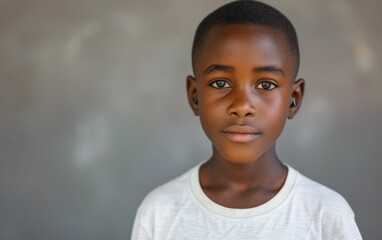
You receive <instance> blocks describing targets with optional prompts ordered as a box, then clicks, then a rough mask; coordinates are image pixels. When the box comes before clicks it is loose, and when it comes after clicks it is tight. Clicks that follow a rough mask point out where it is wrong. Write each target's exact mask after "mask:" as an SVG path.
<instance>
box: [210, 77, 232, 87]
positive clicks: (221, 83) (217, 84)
mask: <svg viewBox="0 0 382 240" xmlns="http://www.w3.org/2000/svg"><path fill="white" fill-rule="evenodd" d="M211 86H212V87H214V88H229V87H231V85H230V84H229V83H228V81H227V80H223V79H219V80H216V81H214V82H212V83H211Z"/></svg>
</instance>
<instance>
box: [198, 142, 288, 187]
mask: <svg viewBox="0 0 382 240" xmlns="http://www.w3.org/2000/svg"><path fill="white" fill-rule="evenodd" d="M202 168H204V173H205V174H204V176H205V178H204V180H205V183H207V185H210V184H211V185H215V186H216V185H219V186H222V187H224V188H230V189H232V190H234V191H247V190H249V189H267V190H279V189H280V188H281V187H282V185H283V183H284V180H285V177H286V173H287V168H286V167H285V166H284V165H283V164H282V163H281V161H280V160H279V158H278V157H277V154H276V151H275V146H274V145H273V146H272V147H271V148H270V149H268V151H267V152H266V153H264V154H263V155H262V156H261V157H259V158H258V159H255V160H253V161H250V162H247V163H235V162H233V161H229V160H227V159H224V158H223V157H222V156H221V155H219V154H218V153H217V151H216V150H215V149H214V152H213V156H212V157H211V159H210V160H209V161H207V162H206V163H205V164H204V166H202Z"/></svg>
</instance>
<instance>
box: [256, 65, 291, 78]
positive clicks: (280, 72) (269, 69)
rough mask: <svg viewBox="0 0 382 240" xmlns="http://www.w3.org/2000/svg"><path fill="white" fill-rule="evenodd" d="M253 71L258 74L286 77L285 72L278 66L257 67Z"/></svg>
mask: <svg viewBox="0 0 382 240" xmlns="http://www.w3.org/2000/svg"><path fill="white" fill-rule="evenodd" d="M253 71H254V72H256V73H262V72H269V73H273V74H276V75H283V76H285V73H284V71H283V70H282V69H281V68H279V67H277V66H274V65H270V66H262V67H255V68H253Z"/></svg>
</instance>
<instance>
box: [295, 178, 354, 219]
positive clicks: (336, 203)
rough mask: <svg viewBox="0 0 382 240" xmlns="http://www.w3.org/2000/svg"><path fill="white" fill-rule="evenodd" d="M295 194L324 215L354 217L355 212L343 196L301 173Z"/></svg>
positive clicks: (297, 180)
mask: <svg viewBox="0 0 382 240" xmlns="http://www.w3.org/2000/svg"><path fill="white" fill-rule="evenodd" d="M295 194H296V195H297V196H299V197H301V198H302V199H304V201H305V202H306V203H307V204H310V205H311V206H315V207H317V208H319V209H320V211H321V212H323V213H326V214H328V213H329V214H338V215H341V216H344V217H354V212H353V210H352V209H351V207H350V205H349V204H348V202H347V201H346V200H345V198H344V197H343V196H342V195H341V194H339V193H338V192H336V191H334V190H332V189H330V188H329V187H326V186H324V185H322V184H320V183H318V182H316V181H313V180H311V179H310V178H307V177H306V176H304V175H302V174H301V173H298V174H297V179H296V186H295Z"/></svg>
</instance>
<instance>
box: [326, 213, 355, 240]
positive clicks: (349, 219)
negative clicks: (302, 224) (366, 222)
mask: <svg viewBox="0 0 382 240" xmlns="http://www.w3.org/2000/svg"><path fill="white" fill-rule="evenodd" d="M322 226H323V229H322V239H324V240H362V236H361V233H360V231H359V229H358V227H357V224H356V222H355V219H354V215H348V216H343V215H338V214H327V215H326V216H325V217H324V219H323V223H322Z"/></svg>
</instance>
